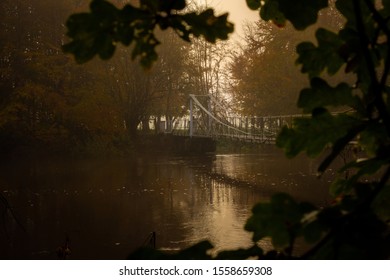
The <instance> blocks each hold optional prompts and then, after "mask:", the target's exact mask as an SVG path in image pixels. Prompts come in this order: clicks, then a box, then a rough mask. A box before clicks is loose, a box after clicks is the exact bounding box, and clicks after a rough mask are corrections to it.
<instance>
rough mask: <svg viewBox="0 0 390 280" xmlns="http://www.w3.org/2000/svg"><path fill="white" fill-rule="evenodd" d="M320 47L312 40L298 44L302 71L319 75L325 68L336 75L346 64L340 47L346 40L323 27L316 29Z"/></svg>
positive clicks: (298, 61) (311, 75) (299, 62)
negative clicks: (311, 41)
mask: <svg viewBox="0 0 390 280" xmlns="http://www.w3.org/2000/svg"><path fill="white" fill-rule="evenodd" d="M316 38H317V42H318V47H315V46H314V44H312V43H310V42H304V43H300V44H299V45H298V46H297V53H298V55H299V57H298V59H297V63H298V64H302V69H301V71H302V73H308V74H309V75H310V77H315V76H319V75H320V74H321V73H322V72H323V71H324V70H325V69H327V72H328V74H329V75H334V74H335V73H337V72H338V70H339V69H340V68H341V66H342V65H343V64H344V59H343V58H342V57H341V56H340V54H339V53H340V49H341V47H342V46H343V44H344V41H343V40H342V39H341V38H340V37H339V36H338V35H337V34H335V33H333V32H331V31H328V30H326V29H323V28H319V29H318V30H317V31H316Z"/></svg>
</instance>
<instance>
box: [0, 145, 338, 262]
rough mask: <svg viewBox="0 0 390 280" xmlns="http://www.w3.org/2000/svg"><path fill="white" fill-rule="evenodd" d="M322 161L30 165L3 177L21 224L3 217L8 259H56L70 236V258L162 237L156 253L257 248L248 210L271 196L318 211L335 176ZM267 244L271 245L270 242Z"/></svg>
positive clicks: (11, 167)
mask: <svg viewBox="0 0 390 280" xmlns="http://www.w3.org/2000/svg"><path fill="white" fill-rule="evenodd" d="M317 164H318V163H316V162H314V161H312V160H308V159H306V158H304V157H300V158H298V159H296V160H293V161H291V160H287V159H285V158H284V156H283V155H282V154H281V153H280V152H279V151H276V150H274V149H270V150H269V151H266V152H265V151H264V152H261V153H258V154H219V155H209V156H199V157H177V156H151V155H139V156H137V157H135V158H129V159H119V160H42V159H41V160H34V161H32V160H24V161H18V162H7V163H6V164H3V166H2V168H1V171H0V191H1V193H2V194H3V195H4V197H6V198H7V200H8V201H9V203H10V205H12V207H13V209H14V212H15V214H16V215H17V218H18V221H19V223H20V224H21V225H22V226H23V228H24V230H23V229H22V227H21V226H19V225H18V223H16V222H15V220H14V219H13V218H12V217H11V216H10V215H7V216H5V219H4V218H3V219H2V220H3V221H2V222H1V226H2V227H1V229H0V246H1V248H2V249H1V250H0V257H1V258H2V259H20V258H23V259H55V258H57V256H56V253H55V251H56V248H57V247H59V246H61V245H62V244H63V243H64V242H65V239H66V236H68V237H69V240H70V247H71V249H72V254H71V255H70V259H124V258H126V256H127V255H128V254H129V253H130V252H132V251H133V250H134V249H136V248H137V247H139V246H141V245H142V244H144V243H145V242H146V240H147V237H148V235H149V233H150V232H152V231H155V232H156V233H157V240H156V241H157V247H159V248H163V249H165V250H177V249H180V248H185V247H187V246H189V245H191V244H194V243H196V242H198V241H200V240H204V239H208V240H210V241H211V242H212V243H213V244H214V245H215V247H216V249H217V250H221V249H235V248H239V247H246V246H250V245H251V235H250V233H248V232H245V231H244V230H243V227H244V224H245V221H246V219H247V218H248V217H249V216H250V211H251V208H252V206H253V205H254V204H255V203H256V202H259V201H267V200H268V199H269V197H270V196H271V195H272V194H273V193H275V192H288V193H290V194H292V195H293V196H294V197H295V198H296V199H298V200H308V201H311V202H312V203H315V204H317V205H322V204H326V203H327V201H328V200H329V197H328V195H327V193H328V191H327V184H328V181H329V180H330V179H329V178H330V176H331V174H329V176H325V177H323V178H322V179H321V180H318V179H317V178H316V177H315V173H316V167H317ZM265 245H266V244H265Z"/></svg>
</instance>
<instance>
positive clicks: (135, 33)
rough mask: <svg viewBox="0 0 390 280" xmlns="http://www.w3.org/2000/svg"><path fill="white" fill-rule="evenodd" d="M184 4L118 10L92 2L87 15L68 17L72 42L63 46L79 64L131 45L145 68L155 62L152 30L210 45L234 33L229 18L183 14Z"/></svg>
mask: <svg viewBox="0 0 390 280" xmlns="http://www.w3.org/2000/svg"><path fill="white" fill-rule="evenodd" d="M185 7H186V1H185V0H170V1H166V0H141V1H140V5H139V6H134V5H131V4H127V5H125V6H124V7H123V8H122V9H119V8H117V7H116V6H114V5H113V4H111V3H110V2H107V1H105V0H93V1H92V2H91V5H90V12H85V13H78V14H74V15H71V16H70V17H69V19H68V21H67V23H66V26H67V29H68V32H67V36H68V37H69V38H70V39H71V41H70V42H69V43H67V44H65V45H64V46H63V50H64V51H65V52H66V53H71V54H73V55H74V56H75V59H76V61H77V62H79V63H84V62H87V61H89V60H91V59H92V58H93V57H94V56H96V55H98V56H99V57H100V58H101V59H109V58H111V57H112V55H113V54H114V52H115V49H116V45H117V44H118V43H122V44H123V45H125V46H129V45H132V47H133V49H132V58H133V59H135V58H139V60H140V63H141V64H142V65H143V66H144V67H146V68H148V67H150V66H151V65H152V63H153V62H154V61H156V60H157V52H156V47H157V45H159V44H160V41H159V40H158V38H157V37H156V35H155V29H156V28H157V27H159V28H160V29H162V30H165V29H168V28H171V29H173V30H174V31H175V32H176V33H177V34H178V36H179V37H180V38H182V39H183V40H185V41H188V42H190V41H191V38H192V36H194V37H199V36H203V37H204V38H205V39H206V40H207V41H209V42H213V43H214V42H215V41H216V40H217V39H222V40H225V39H227V38H228V35H229V33H232V32H233V28H234V27H233V24H232V23H230V22H228V20H227V16H228V14H223V15H220V16H216V15H215V14H214V10H212V9H206V10H204V11H201V12H185V11H184V9H185Z"/></svg>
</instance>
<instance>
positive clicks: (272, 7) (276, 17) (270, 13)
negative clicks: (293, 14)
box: [260, 1, 286, 25]
mask: <svg viewBox="0 0 390 280" xmlns="http://www.w3.org/2000/svg"><path fill="white" fill-rule="evenodd" d="M260 16H261V18H262V19H263V20H266V21H269V20H272V21H273V22H274V23H276V24H279V25H284V24H285V21H286V18H285V17H284V15H283V13H281V12H280V10H279V5H278V2H277V1H267V2H266V3H265V4H264V5H263V7H262V8H261V10H260Z"/></svg>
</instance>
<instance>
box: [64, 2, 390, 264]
mask: <svg viewBox="0 0 390 280" xmlns="http://www.w3.org/2000/svg"><path fill="white" fill-rule="evenodd" d="M94 2H95V4H96V3H97V4H99V3H102V1H96V0H95V1H94ZM142 2H143V3H144V4H145V3H146V2H147V5H146V6H148V7H149V8H150V7H153V9H147V11H144V12H145V13H149V15H150V14H152V15H154V19H156V17H157V16H160V17H161V16H162V18H163V19H164V21H168V22H169V21H170V20H174V19H175V18H176V16H177V15H176V14H173V15H172V14H171V10H172V9H171V8H172V7H180V8H183V7H184V6H185V2H184V1H157V0H155V1H153V0H150V1H142ZM166 3H171V6H170V8H166V7H167V6H165V4H166ZM247 4H248V6H249V7H250V8H251V9H253V10H259V11H260V16H261V18H262V19H263V20H266V21H272V22H274V23H275V24H276V25H278V26H285V25H286V22H287V21H288V22H291V24H292V25H293V27H294V28H295V29H297V30H304V29H305V28H307V27H308V26H310V25H312V24H314V23H316V22H317V19H318V13H319V11H320V10H321V9H324V8H326V7H327V6H328V1H327V0H317V1H313V0H296V1H289V0H266V1H260V0H248V1H247ZM176 5H180V6H176ZM336 8H337V10H338V11H339V12H340V13H341V14H342V15H343V17H344V18H345V23H344V24H343V25H342V27H341V29H340V30H339V31H338V32H337V33H336V32H332V31H329V30H327V29H324V28H318V29H317V31H316V33H315V38H316V40H317V43H316V44H313V43H312V42H303V43H300V44H299V45H298V46H297V52H298V56H299V57H298V60H297V62H298V63H299V64H300V65H301V71H302V72H303V73H307V74H308V76H309V79H310V80H309V81H310V85H309V86H308V87H306V88H304V89H303V90H302V91H301V92H300V95H299V99H298V107H299V108H301V109H302V110H303V112H304V113H308V114H310V115H311V117H310V118H307V117H306V118H298V119H296V120H295V122H294V124H293V126H292V127H290V128H288V127H285V128H284V129H283V130H282V132H281V133H280V135H279V136H278V139H277V145H278V146H279V147H282V148H283V149H284V150H285V153H286V155H287V156H288V157H294V156H296V155H297V154H298V153H300V152H306V153H307V154H308V155H309V156H318V155H320V154H323V153H324V154H325V157H324V160H323V161H322V163H321V164H320V166H319V168H318V172H319V173H320V174H321V173H323V172H324V171H325V170H326V169H327V168H328V167H329V166H330V164H331V163H332V162H333V161H334V159H335V158H336V157H337V156H338V155H339V154H340V153H341V152H342V151H343V150H344V149H346V148H348V147H349V145H351V142H352V143H353V145H356V147H357V148H358V149H361V151H362V153H363V154H364V158H361V159H359V160H357V159H351V160H350V161H349V162H347V163H346V164H345V165H344V166H343V167H342V168H341V169H340V170H339V172H340V177H339V178H338V179H336V180H335V182H334V183H333V184H332V185H331V191H332V193H333V194H334V195H335V201H334V204H332V205H330V206H328V207H325V208H322V209H319V208H317V207H315V206H313V205H310V204H308V203H305V202H296V201H294V199H292V198H291V197H290V196H289V195H287V194H277V195H275V196H273V197H272V199H271V200H270V201H269V202H268V203H260V204H257V205H255V206H254V208H253V215H252V216H251V217H250V218H249V220H248V221H247V224H246V226H245V229H246V230H248V231H250V232H252V233H253V242H254V243H253V246H252V247H250V248H247V249H240V250H236V251H224V252H221V253H219V254H218V256H217V258H225V259H226V258H233V259H238V258H249V257H258V258H293V257H294V256H293V253H294V251H293V248H294V243H295V241H296V239H297V238H299V237H303V238H304V239H305V240H306V241H307V242H308V243H310V244H312V246H311V248H310V249H309V250H308V251H307V252H306V253H304V254H303V255H301V256H299V257H301V258H322V259H323V258H328V259H351V258H359V259H379V258H383V259H388V258H389V256H390V233H389V232H390V230H389V229H390V228H389V218H390V214H389V208H388V201H389V195H390V194H389V191H390V186H389V178H390V165H389V162H390V141H389V139H390V137H389V136H390V112H389V111H390V108H389V106H390V105H389V102H388V101H389V87H388V80H387V79H388V76H389V71H390V27H389V24H388V21H387V19H388V17H389V16H390V2H389V1H387V0H383V1H373V0H354V1H346V0H337V1H336ZM180 10H181V9H180ZM162 11H164V12H165V13H164V15H161V12H162ZM167 11H168V12H167ZM302 15H304V16H302ZM129 17H130V18H131V16H129ZM182 17H184V18H185V14H184V15H182ZM181 19H183V18H181ZM141 20H142V19H141ZM198 20H199V21H196V22H192V23H188V22H187V23H188V24H189V26H191V28H193V29H185V31H186V32H188V33H186V35H188V34H190V33H191V32H194V34H195V35H197V34H199V33H197V30H198V29H197V27H199V26H200V27H202V26H204V25H205V24H207V19H206V18H203V17H200V18H198ZM145 22H146V23H148V22H149V21H148V20H145ZM160 22H162V21H161V18H159V19H158V20H157V19H156V22H155V23H156V24H157V23H160ZM153 26H154V25H153ZM167 26H171V27H173V28H174V29H175V28H176V29H177V30H180V28H181V25H180V24H176V23H175V24H172V22H170V24H168V25H167ZM223 26H224V27H226V25H225V24H224V25H223ZM70 27H71V30H72V31H73V32H71V33H70V35H76V34H77V32H76V30H77V28H76V25H72V24H71V26H70ZM149 27H150V26H149ZM80 28H82V27H80ZM209 29H210V30H209V31H208V32H207V34H206V35H209V34H217V35H218V34H219V33H213V32H214V31H215V30H217V29H218V26H214V25H212V24H211V25H210V26H209ZM82 30H83V31H85V29H82ZM92 30H94V32H97V33H96V34H99V32H102V33H103V34H106V33H105V31H107V30H101V29H99V28H97V31H96V29H92ZM224 30H225V31H226V28H225V29H224ZM109 31H110V32H111V31H112V29H110V30H109ZM202 32H205V30H202ZM93 34H94V35H96V34H95V33H93ZM179 35H180V36H181V37H183V33H181V34H179ZM219 35H220V34H219ZM91 36H92V35H91ZM222 37H223V36H222ZM145 38H150V33H147V34H146V37H145ZM184 38H188V37H186V36H184ZM139 39H140V38H137V39H136V41H137V40H139ZM77 40H79V41H77ZM110 40H111V39H110ZM121 40H123V38H121ZM144 42H145V41H144ZM84 44H85V42H83V41H81V42H80V38H79V37H77V36H76V40H75V41H73V49H72V50H75V49H77V48H76V47H80V49H83V46H84ZM99 46H100V47H99V48H97V50H101V45H99ZM153 47H154V45H153V44H150V45H149V46H148V48H147V49H148V50H150V49H153ZM80 49H79V51H75V54H76V57H77V56H78V55H79V54H80ZM66 50H68V51H69V50H71V49H69V48H66ZM86 50H87V55H89V56H90V55H94V54H96V52H97V51H96V50H93V51H91V50H89V51H88V48H87V49H86ZM104 54H105V53H104V52H103V55H104ZM151 56H152V58H154V57H155V53H153V52H151ZM85 57H86V56H84V58H85ZM148 61H150V60H148ZM342 69H343V70H344V71H346V72H348V73H352V74H353V75H354V77H355V80H354V82H353V84H351V83H348V81H347V82H341V83H337V84H336V85H331V84H330V83H328V82H327V81H326V80H325V79H324V77H326V76H328V75H330V76H333V75H335V74H336V73H338V72H339V71H341V70H342ZM339 106H344V107H348V108H350V109H349V110H348V111H346V112H343V113H339V114H331V112H330V110H331V108H334V107H339ZM344 171H353V173H352V174H353V175H352V176H350V177H347V178H345V176H341V174H343V172H344ZM372 175H374V176H372ZM367 176H371V177H370V180H368V181H367V180H365V178H366V177H367ZM265 237H270V238H271V240H272V243H273V245H274V247H275V248H276V250H275V251H272V252H269V253H266V254H264V253H263V251H262V249H261V248H259V247H258V245H257V241H259V240H260V239H262V238H265ZM367 240H370V242H366V241H367ZM211 247H212V246H211V244H210V243H208V242H202V243H199V244H196V245H194V246H193V247H192V248H189V249H186V250H183V251H181V252H180V253H178V254H176V255H169V256H164V255H163V254H162V253H161V252H158V251H157V252H156V251H153V252H150V251H147V252H146V253H147V254H146V255H145V251H140V252H138V254H135V255H133V257H138V258H139V257H142V258H152V259H156V258H162V257H164V258H205V259H210V258H211V256H210V255H209V254H208V253H207V250H209V249H210V248H211Z"/></svg>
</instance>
